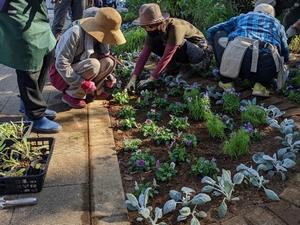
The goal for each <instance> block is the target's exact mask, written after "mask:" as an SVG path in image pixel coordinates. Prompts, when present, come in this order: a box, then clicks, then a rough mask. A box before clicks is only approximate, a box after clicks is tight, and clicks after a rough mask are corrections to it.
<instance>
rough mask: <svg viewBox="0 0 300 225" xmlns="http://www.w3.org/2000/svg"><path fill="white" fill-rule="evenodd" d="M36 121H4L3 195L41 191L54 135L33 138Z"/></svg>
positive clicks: (0, 131) (0, 132)
mask: <svg viewBox="0 0 300 225" xmlns="http://www.w3.org/2000/svg"><path fill="white" fill-rule="evenodd" d="M31 128H32V122H28V121H19V122H3V123H0V195H7V194H22V193H35V192H39V191H41V189H42V187H43V183H44V179H45V176H46V172H47V168H48V165H49V161H50V158H51V155H52V151H53V147H54V139H53V138H29V136H30V133H31Z"/></svg>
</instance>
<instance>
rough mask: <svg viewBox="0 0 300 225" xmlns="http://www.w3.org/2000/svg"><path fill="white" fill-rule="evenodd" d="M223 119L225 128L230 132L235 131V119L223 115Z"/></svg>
mask: <svg viewBox="0 0 300 225" xmlns="http://www.w3.org/2000/svg"><path fill="white" fill-rule="evenodd" d="M221 119H222V122H223V123H224V125H225V128H226V129H228V130H230V131H233V129H234V126H235V124H234V121H233V118H231V117H229V116H227V115H223V116H222V118H221Z"/></svg>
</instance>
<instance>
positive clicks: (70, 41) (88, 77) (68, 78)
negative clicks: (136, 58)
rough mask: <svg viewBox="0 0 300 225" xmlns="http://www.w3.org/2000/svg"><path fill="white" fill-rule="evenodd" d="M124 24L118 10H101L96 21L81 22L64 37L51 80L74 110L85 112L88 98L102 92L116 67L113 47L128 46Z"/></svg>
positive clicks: (51, 73)
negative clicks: (121, 27) (122, 27)
mask: <svg viewBox="0 0 300 225" xmlns="http://www.w3.org/2000/svg"><path fill="white" fill-rule="evenodd" d="M121 23H122V19H121V16H120V14H119V13H118V12H117V11H116V10H115V9H114V8H110V7H106V8H100V9H99V10H98V11H97V13H96V15H95V16H94V17H89V18H84V19H81V20H79V21H78V22H76V23H75V24H74V25H73V26H72V27H70V28H69V29H68V30H67V31H66V32H65V33H64V34H63V35H62V36H61V38H60V40H59V42H58V44H57V46H56V51H55V65H53V66H52V68H51V71H50V74H49V76H50V81H51V83H52V84H53V86H54V87H56V88H57V89H58V90H60V91H62V92H63V97H62V101H63V102H65V103H66V104H68V105H69V106H70V107H72V108H83V107H85V106H86V101H85V98H86V94H93V93H94V92H95V91H96V92H98V94H99V93H100V92H101V91H102V88H103V87H102V86H103V84H104V80H105V78H106V77H108V76H109V75H110V73H111V72H112V71H113V69H114V68H115V64H116V62H115V60H114V58H113V57H112V56H111V55H110V49H109V45H113V44H117V45H120V44H124V43H125V42H126V40H125V38H124V35H123V33H122V32H121V30H120V26H121Z"/></svg>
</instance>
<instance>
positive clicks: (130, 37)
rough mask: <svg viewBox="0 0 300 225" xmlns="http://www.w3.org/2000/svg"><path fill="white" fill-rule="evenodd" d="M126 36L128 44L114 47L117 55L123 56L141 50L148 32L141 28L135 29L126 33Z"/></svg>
mask: <svg viewBox="0 0 300 225" xmlns="http://www.w3.org/2000/svg"><path fill="white" fill-rule="evenodd" d="M124 36H125V39H126V43H125V44H123V45H117V46H114V47H113V49H112V50H113V52H115V53H116V54H117V55H121V54H122V53H124V52H132V51H135V50H140V49H141V48H142V47H143V44H144V40H145V37H146V32H145V31H144V29H143V28H141V27H135V28H131V29H129V30H127V31H125V32H124Z"/></svg>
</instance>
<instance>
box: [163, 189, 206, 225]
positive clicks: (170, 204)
mask: <svg viewBox="0 0 300 225" xmlns="http://www.w3.org/2000/svg"><path fill="white" fill-rule="evenodd" d="M194 193H195V190H193V189H192V188H189V187H182V188H181V192H179V191H176V190H170V192H169V196H170V198H171V199H170V200H168V201H167V202H166V203H165V204H164V207H163V213H164V214H167V213H170V212H173V211H175V210H176V206H177V205H178V204H180V205H182V206H183V207H182V208H181V209H180V210H179V213H180V215H179V216H178V217H177V221H178V222H180V221H184V220H186V219H187V218H188V217H189V216H192V220H191V225H194V224H200V222H199V220H198V218H200V219H202V218H204V217H206V216H207V215H206V213H205V212H204V211H198V210H197V206H201V205H204V204H205V203H207V202H210V201H211V198H210V197H209V196H208V195H207V194H204V193H199V194H196V195H194ZM192 207H193V209H191V208H192Z"/></svg>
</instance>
